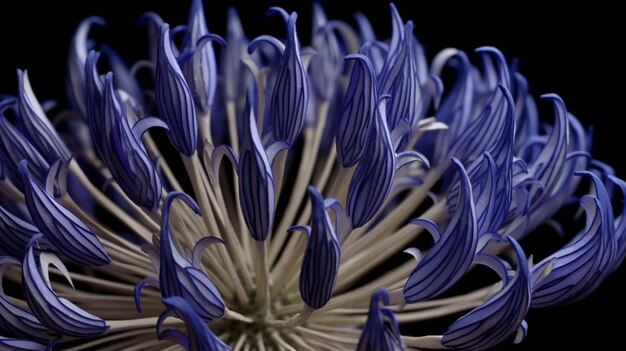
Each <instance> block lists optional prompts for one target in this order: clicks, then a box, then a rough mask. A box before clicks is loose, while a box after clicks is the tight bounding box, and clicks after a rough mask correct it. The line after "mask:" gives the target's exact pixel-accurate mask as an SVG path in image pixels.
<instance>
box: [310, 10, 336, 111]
mask: <svg viewBox="0 0 626 351" xmlns="http://www.w3.org/2000/svg"><path fill="white" fill-rule="evenodd" d="M313 18H314V21H313V22H314V23H313V30H312V38H311V47H312V48H313V49H314V50H315V51H316V52H317V55H315V56H313V57H312V58H311V64H310V65H309V70H310V71H309V74H310V78H311V86H312V87H313V91H314V92H315V94H316V96H317V97H318V98H319V99H320V100H321V101H330V100H332V98H333V96H335V92H336V90H337V86H338V83H339V78H341V69H342V68H343V62H342V59H341V58H342V56H343V54H342V51H341V50H340V47H339V42H338V40H337V36H336V35H335V32H334V30H333V27H332V26H331V25H329V22H328V20H327V19H326V14H324V10H323V9H322V6H321V5H320V4H319V3H314V4H313Z"/></svg>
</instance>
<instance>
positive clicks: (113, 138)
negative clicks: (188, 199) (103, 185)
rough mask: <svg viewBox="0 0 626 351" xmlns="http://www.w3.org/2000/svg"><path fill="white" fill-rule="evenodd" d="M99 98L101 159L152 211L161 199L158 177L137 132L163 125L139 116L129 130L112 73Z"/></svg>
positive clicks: (128, 192) (130, 193)
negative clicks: (100, 102) (101, 112)
mask: <svg viewBox="0 0 626 351" xmlns="http://www.w3.org/2000/svg"><path fill="white" fill-rule="evenodd" d="M102 100H103V101H102V107H103V116H102V118H103V121H102V122H101V124H100V126H101V127H102V128H103V129H102V130H100V131H97V133H98V134H101V135H102V138H101V142H102V144H101V145H100V150H101V152H102V154H101V156H102V159H103V160H104V163H105V164H106V165H107V167H108V169H109V170H110V171H111V174H112V175H113V178H114V179H115V181H116V182H117V183H118V184H119V186H120V188H122V190H123V191H124V193H125V194H126V195H128V197H129V198H130V199H131V200H132V201H133V202H135V203H136V204H137V205H139V206H141V207H144V208H146V209H148V210H151V211H154V210H156V208H157V207H158V206H159V203H160V200H161V191H162V185H161V179H160V177H159V174H158V173H157V170H156V167H155V166H154V164H153V162H152V160H151V159H150V156H149V155H148V152H147V151H146V149H145V147H144V146H143V144H142V143H141V135H142V134H143V133H144V132H145V131H147V130H148V129H149V128H151V127H163V128H167V126H166V125H165V124H164V123H163V121H161V120H158V119H156V118H143V119H140V120H139V121H138V122H137V123H136V124H135V126H134V127H133V129H132V130H131V127H130V125H129V122H128V117H127V115H126V111H127V108H126V107H125V106H123V105H122V103H121V102H120V101H119V99H118V97H117V95H116V94H115V91H114V89H113V74H112V73H109V74H107V77H106V79H105V87H104V95H103V96H102Z"/></svg>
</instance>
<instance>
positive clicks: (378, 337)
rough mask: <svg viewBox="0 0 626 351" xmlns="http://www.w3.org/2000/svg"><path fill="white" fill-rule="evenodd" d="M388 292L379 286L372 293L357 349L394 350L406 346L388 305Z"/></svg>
mask: <svg viewBox="0 0 626 351" xmlns="http://www.w3.org/2000/svg"><path fill="white" fill-rule="evenodd" d="M387 305H389V293H388V292H387V290H386V289H385V288H380V289H379V290H378V291H376V292H375V293H373V294H372V299H371V302H370V309H369V312H368V314H367V321H366V322H365V325H364V326H363V330H362V331H361V337H360V338H359V344H358V345H357V347H356V350H357V351H395V350H404V349H405V348H406V347H405V345H404V342H403V341H402V337H401V336H400V327H399V325H398V321H397V320H396V318H395V316H394V315H393V312H391V310H390V309H389V308H388V307H385V306H387Z"/></svg>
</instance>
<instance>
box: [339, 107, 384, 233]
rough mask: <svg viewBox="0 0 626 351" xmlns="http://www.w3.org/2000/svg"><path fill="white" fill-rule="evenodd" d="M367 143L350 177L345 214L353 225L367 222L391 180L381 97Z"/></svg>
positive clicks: (372, 215)
mask: <svg viewBox="0 0 626 351" xmlns="http://www.w3.org/2000/svg"><path fill="white" fill-rule="evenodd" d="M368 134H369V136H368V139H367V146H366V148H365V150H364V152H363V155H362V157H361V162H360V163H359V165H358V166H357V168H356V170H355V172H354V176H353V177H352V179H351V181H350V186H349V188H348V198H347V214H348V217H349V218H350V220H351V222H352V227H353V228H358V227H361V226H363V225H364V224H365V223H367V222H368V221H369V220H370V219H372V218H373V217H374V215H376V213H377V212H378V210H379V209H380V208H381V207H382V205H383V204H384V202H385V200H386V199H387V196H388V195H389V192H391V187H392V184H393V177H394V174H395V170H396V155H395V152H394V147H393V144H392V142H391V135H390V134H389V129H388V128H387V121H386V118H385V103H384V100H382V101H381V103H380V104H379V106H378V108H377V113H376V114H375V116H374V120H373V123H372V125H371V127H370V130H369V133H368Z"/></svg>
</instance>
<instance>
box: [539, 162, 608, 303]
mask: <svg viewBox="0 0 626 351" xmlns="http://www.w3.org/2000/svg"><path fill="white" fill-rule="evenodd" d="M584 174H585V175H587V176H588V177H591V179H592V181H593V183H594V187H595V192H596V196H591V195H585V196H583V198H582V199H581V201H580V203H581V205H582V206H583V208H584V209H585V213H586V216H587V223H586V225H585V230H584V231H582V232H581V233H579V234H578V235H576V236H575V237H574V239H572V241H570V242H569V243H568V244H567V245H565V247H563V248H562V249H560V250H559V251H557V252H555V253H554V254H552V255H550V256H548V257H546V258H545V259H544V260H543V261H541V262H539V263H538V264H537V265H536V266H535V267H533V272H536V271H540V270H542V269H543V267H544V266H546V265H548V264H552V265H553V267H552V270H551V271H550V273H549V274H548V275H547V276H546V277H545V278H544V279H542V280H541V281H540V282H537V284H536V285H535V286H534V288H533V301H532V306H533V307H548V306H555V305H560V304H565V303H570V302H574V301H578V300H580V299H582V298H584V297H586V296H588V295H589V294H590V293H592V292H593V291H594V290H595V289H596V288H597V287H598V286H599V285H600V283H601V282H602V281H603V280H604V279H605V278H606V277H607V275H608V274H609V273H611V271H612V269H613V267H614V258H615V251H616V245H617V243H616V240H615V231H614V222H613V211H612V208H611V202H610V198H609V196H608V193H607V192H606V189H605V187H604V185H603V184H602V181H601V180H600V179H599V178H598V177H597V176H595V175H594V174H593V173H590V172H585V173H584Z"/></svg>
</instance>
